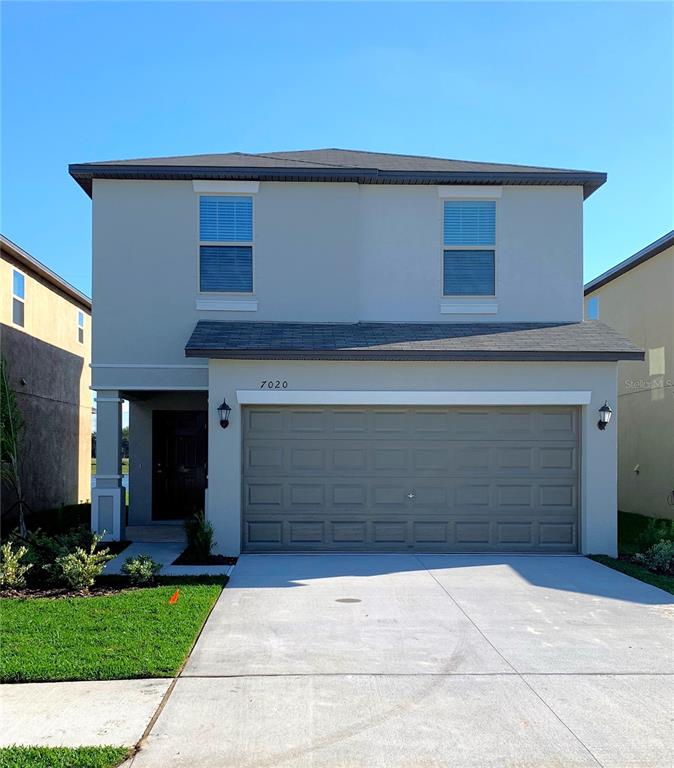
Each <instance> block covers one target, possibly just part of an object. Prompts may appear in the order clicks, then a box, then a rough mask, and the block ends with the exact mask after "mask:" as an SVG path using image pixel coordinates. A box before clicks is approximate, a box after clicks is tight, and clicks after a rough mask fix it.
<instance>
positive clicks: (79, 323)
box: [77, 312, 84, 344]
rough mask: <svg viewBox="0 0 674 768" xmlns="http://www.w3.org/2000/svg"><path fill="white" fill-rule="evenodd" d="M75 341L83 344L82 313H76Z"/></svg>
mask: <svg viewBox="0 0 674 768" xmlns="http://www.w3.org/2000/svg"><path fill="white" fill-rule="evenodd" d="M77 340H78V341H79V343H80V344H84V312H78V313H77Z"/></svg>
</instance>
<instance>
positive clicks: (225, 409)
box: [218, 399, 603, 429]
mask: <svg viewBox="0 0 674 768" xmlns="http://www.w3.org/2000/svg"><path fill="white" fill-rule="evenodd" d="M231 411H232V409H231V408H230V407H229V406H228V405H227V401H226V400H224V399H223V401H222V405H219V406H218V416H219V417H220V426H221V427H222V428H223V429H227V427H228V426H229V414H230V413H231ZM602 429H603V427H602Z"/></svg>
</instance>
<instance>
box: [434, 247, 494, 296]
mask: <svg viewBox="0 0 674 768" xmlns="http://www.w3.org/2000/svg"><path fill="white" fill-rule="evenodd" d="M494 288H495V279H494V251H459V250H456V251H454V250H452V251H445V257H444V264H443V293H444V295H445V296H493V295H494V292H495V291H494Z"/></svg>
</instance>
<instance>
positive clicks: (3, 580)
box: [0, 541, 33, 589]
mask: <svg viewBox="0 0 674 768" xmlns="http://www.w3.org/2000/svg"><path fill="white" fill-rule="evenodd" d="M27 552H28V549H27V548H26V547H17V548H16V549H14V547H13V545H12V542H11V541H7V542H5V543H4V544H3V545H2V546H1V547H0V587H8V588H9V589H20V588H21V587H25V586H26V574H27V573H28V571H29V570H30V569H31V568H32V567H33V564H32V563H22V562H21V561H22V560H23V558H24V557H25V556H26V553H27Z"/></svg>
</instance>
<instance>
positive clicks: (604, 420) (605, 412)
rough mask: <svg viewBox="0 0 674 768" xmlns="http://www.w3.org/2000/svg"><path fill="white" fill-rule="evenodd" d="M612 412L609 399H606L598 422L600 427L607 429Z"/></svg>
mask: <svg viewBox="0 0 674 768" xmlns="http://www.w3.org/2000/svg"><path fill="white" fill-rule="evenodd" d="M612 414H613V411H612V410H611V406H610V405H609V404H608V400H606V402H605V403H604V405H602V407H601V408H600V409H599V421H598V422H597V426H598V427H599V429H606V425H607V424H608V423H609V421H611V416H612Z"/></svg>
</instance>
